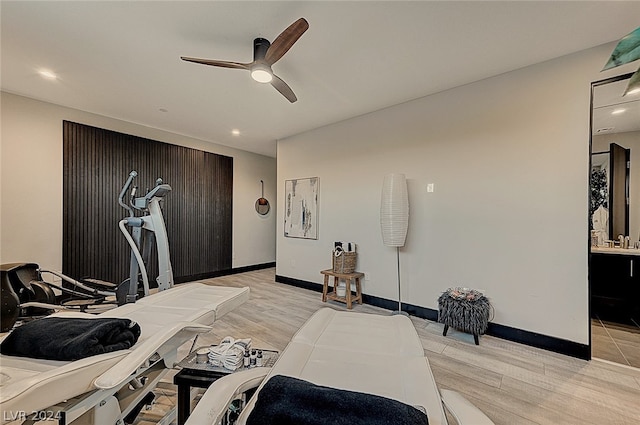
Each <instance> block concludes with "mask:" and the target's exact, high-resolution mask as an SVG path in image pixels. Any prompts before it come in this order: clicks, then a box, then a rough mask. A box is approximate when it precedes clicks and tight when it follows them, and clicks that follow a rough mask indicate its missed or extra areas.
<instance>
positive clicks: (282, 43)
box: [180, 18, 309, 103]
mask: <svg viewBox="0 0 640 425" xmlns="http://www.w3.org/2000/svg"><path fill="white" fill-rule="evenodd" d="M307 29H309V23H308V22H307V20H306V19H304V18H300V19H298V20H297V21H295V22H294V23H293V24H291V25H289V27H288V28H287V29H285V30H284V31H282V33H280V35H279V36H278V37H277V38H276V39H275V40H274V41H273V43H269V40H267V39H264V38H256V39H255V40H253V62H249V63H240V62H228V61H219V60H212V59H198V58H190V57H186V56H181V57H180V58H181V59H182V60H184V61H187V62H195V63H200V64H203V65H211V66H219V67H222V68H233V69H245V70H247V71H250V72H251V77H252V78H253V79H254V80H256V81H258V82H260V83H271V85H272V86H273V87H275V89H276V90H278V91H279V92H280V93H281V94H282V95H283V96H284V97H286V98H287V99H288V100H289V102H291V103H293V102H295V101H296V100H298V98H297V97H296V95H295V94H294V93H293V90H291V87H289V86H288V85H287V83H285V82H284V81H283V80H282V79H281V78H280V77H278V76H277V75H275V74H274V73H273V71H272V70H271V66H272V65H273V64H274V63H276V62H277V61H278V60H280V58H282V56H284V54H285V53H287V51H289V49H290V48H291V46H293V44H294V43H295V42H296V41H298V39H299V38H300V37H301V36H302V34H304V32H305V31H306V30H307Z"/></svg>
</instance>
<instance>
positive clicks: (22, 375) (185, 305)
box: [0, 283, 249, 425]
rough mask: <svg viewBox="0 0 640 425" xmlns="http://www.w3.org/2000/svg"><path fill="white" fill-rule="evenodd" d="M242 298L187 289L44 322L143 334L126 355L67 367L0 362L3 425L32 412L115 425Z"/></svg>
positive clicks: (231, 291) (234, 291)
mask: <svg viewBox="0 0 640 425" xmlns="http://www.w3.org/2000/svg"><path fill="white" fill-rule="evenodd" d="M248 299H249V288H231V287H221V286H209V285H204V284H201V283H188V284H183V285H178V286H174V287H172V288H171V289H167V290H165V291H162V292H158V293H156V294H153V295H150V296H147V297H144V298H142V299H140V300H139V301H137V302H136V303H134V304H125V305H123V306H120V307H117V308H114V309H112V310H109V311H106V312H104V313H101V314H99V315H91V314H86V313H79V312H72V313H66V312H65V313H56V314H54V315H51V316H48V317H53V316H57V317H87V318H98V317H117V318H127V319H131V320H133V321H135V322H137V323H138V324H139V325H140V328H141V334H140V337H139V339H138V341H137V343H136V344H135V345H134V346H133V347H131V348H130V349H128V350H121V351H116V352H111V353H105V354H100V355H97V356H92V357H87V358H84V359H81V360H77V361H73V362H66V361H53V360H38V359H31V358H25V357H14V356H6V355H5V356H3V355H0V405H1V410H2V411H3V416H2V423H3V424H4V423H7V422H11V421H13V420H14V419H18V420H24V419H25V417H24V416H25V415H30V414H31V413H32V412H39V415H40V417H56V418H57V417H59V416H58V415H57V412H60V411H64V415H65V422H66V423H67V424H68V423H71V422H72V421H74V420H76V419H79V420H78V421H77V422H76V423H78V424H84V423H92V424H96V425H114V424H116V423H117V422H118V421H119V420H121V419H122V418H124V417H125V416H126V415H127V414H129V413H130V412H131V411H132V410H133V409H134V408H135V407H136V405H137V404H138V403H139V402H140V401H141V400H142V399H143V398H144V397H145V396H146V395H147V394H148V393H149V391H151V390H152V389H153V388H155V386H156V385H157V383H158V382H159V381H160V379H161V378H162V376H163V375H164V374H165V373H166V372H167V371H168V369H171V368H172V367H173V365H174V363H175V361H176V357H177V350H178V348H179V347H180V346H181V345H183V344H184V343H185V342H187V341H189V340H191V339H192V338H194V337H195V336H196V335H197V334H199V333H202V332H207V331H209V330H210V329H211V328H210V325H212V324H213V322H214V321H215V320H216V319H218V318H219V317H222V316H224V315H225V314H227V313H228V312H230V311H231V310H233V309H235V308H236V307H238V306H239V305H241V304H243V303H244V302H245V301H247V300H248ZM41 320H47V318H43V319H41ZM142 377H144V378H142ZM141 378H142V379H141ZM120 423H121V422H120Z"/></svg>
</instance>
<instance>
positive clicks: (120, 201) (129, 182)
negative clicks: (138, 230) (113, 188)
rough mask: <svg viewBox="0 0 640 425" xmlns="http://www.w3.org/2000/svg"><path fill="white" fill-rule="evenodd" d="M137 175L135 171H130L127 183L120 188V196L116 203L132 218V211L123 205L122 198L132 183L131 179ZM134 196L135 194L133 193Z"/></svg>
mask: <svg viewBox="0 0 640 425" xmlns="http://www.w3.org/2000/svg"><path fill="white" fill-rule="evenodd" d="M137 175H138V172H137V171H135V170H134V171H131V172H130V173H129V178H128V179H127V181H126V182H125V183H124V186H122V190H121V191H120V196H118V203H119V204H120V206H121V207H122V208H124V209H126V210H127V211H129V216H131V217H133V216H134V214H133V209H131V207H130V206H129V205H127V204H125V202H124V196H125V195H126V193H127V191H128V190H129V187H130V186H131V183H132V182H133V179H135V178H136V176H137ZM134 194H135V192H134Z"/></svg>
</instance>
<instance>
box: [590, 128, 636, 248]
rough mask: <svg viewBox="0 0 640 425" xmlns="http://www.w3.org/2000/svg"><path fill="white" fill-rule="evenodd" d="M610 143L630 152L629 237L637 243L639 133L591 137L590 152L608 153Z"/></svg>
mask: <svg viewBox="0 0 640 425" xmlns="http://www.w3.org/2000/svg"><path fill="white" fill-rule="evenodd" d="M639 119H640V118H639ZM611 143H616V144H618V145H620V146H622V147H624V148H627V149H630V150H631V155H630V157H631V158H630V161H629V162H630V163H631V166H630V169H629V195H630V196H629V198H630V199H629V237H630V239H631V240H632V241H637V240H640V131H630V132H626V133H614V134H602V135H598V136H593V141H592V147H591V150H592V151H593V152H604V151H608V150H609V145H610V144H611ZM616 236H617V235H612V236H610V239H615V238H616Z"/></svg>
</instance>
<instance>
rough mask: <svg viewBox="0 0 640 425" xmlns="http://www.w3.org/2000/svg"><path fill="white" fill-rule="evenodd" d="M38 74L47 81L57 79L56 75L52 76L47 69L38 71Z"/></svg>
mask: <svg viewBox="0 0 640 425" xmlns="http://www.w3.org/2000/svg"><path fill="white" fill-rule="evenodd" d="M38 74H40V76H41V77H42V78H46V79H47V80H56V79H57V78H58V76H57V75H56V74H54V73H53V72H52V71H49V70H48V69H41V70H40V71H38Z"/></svg>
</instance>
